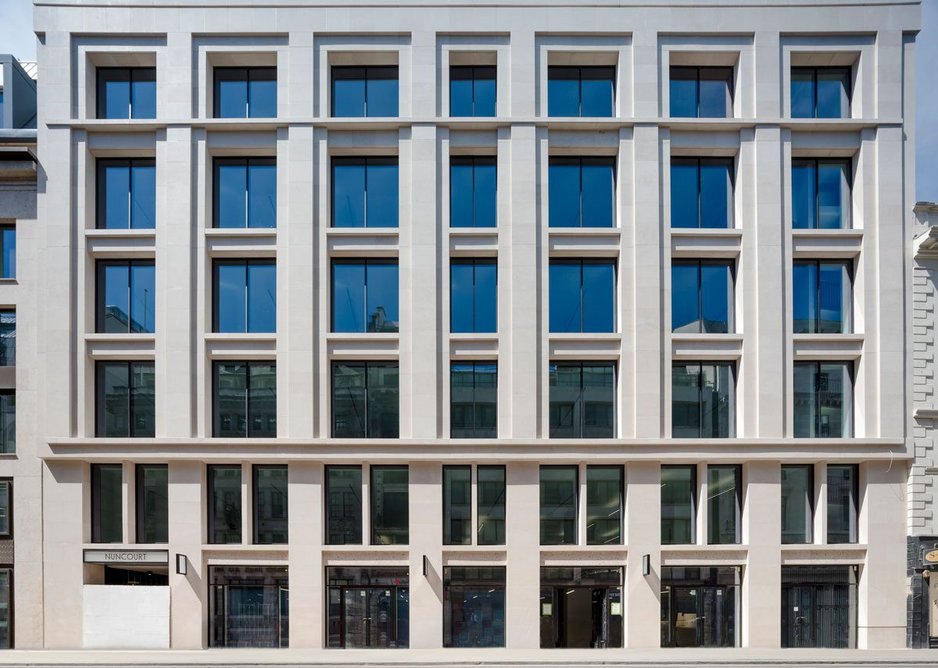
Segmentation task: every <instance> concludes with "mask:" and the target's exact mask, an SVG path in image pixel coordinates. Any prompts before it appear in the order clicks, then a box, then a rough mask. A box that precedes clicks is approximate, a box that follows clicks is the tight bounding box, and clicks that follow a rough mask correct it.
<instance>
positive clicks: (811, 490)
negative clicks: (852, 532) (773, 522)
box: [779, 464, 819, 545]
mask: <svg viewBox="0 0 938 668" xmlns="http://www.w3.org/2000/svg"><path fill="white" fill-rule="evenodd" d="M786 468H788V469H799V470H802V471H807V485H806V487H807V501H808V508H807V511H808V517H807V522H806V523H805V527H804V528H805V540H804V541H799V542H795V541H787V540H785V533H784V532H785V522H784V511H785V509H784V508H781V507H780V508H779V514H780V516H781V519H782V520H783V521H782V523H781V527H780V533H781V535H780V536H779V541H780V542H781V544H782V545H812V544H813V543H814V534H815V531H814V519H815V513H817V509H818V501H819V499H818V490H817V487H816V485H815V480H814V478H815V471H814V465H813V464H782V466H781V469H786ZM782 485H783V483H782V481H781V472H780V473H779V492H781V491H782ZM780 498H781V497H780ZM779 503H781V500H780V501H779Z"/></svg>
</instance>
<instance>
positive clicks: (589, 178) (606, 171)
mask: <svg viewBox="0 0 938 668" xmlns="http://www.w3.org/2000/svg"><path fill="white" fill-rule="evenodd" d="M582 170H583V172H582V190H583V191H582V195H581V202H582V210H583V221H582V226H583V227H612V226H613V220H614V216H613V203H614V199H615V176H614V168H613V163H612V161H609V160H583V167H582Z"/></svg>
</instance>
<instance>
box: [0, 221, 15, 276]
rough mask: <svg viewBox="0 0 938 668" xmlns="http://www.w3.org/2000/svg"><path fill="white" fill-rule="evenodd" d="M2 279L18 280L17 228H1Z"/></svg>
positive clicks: (0, 265) (0, 267)
mask: <svg viewBox="0 0 938 668" xmlns="http://www.w3.org/2000/svg"><path fill="white" fill-rule="evenodd" d="M0 278H16V227H15V226H13V225H3V226H0Z"/></svg>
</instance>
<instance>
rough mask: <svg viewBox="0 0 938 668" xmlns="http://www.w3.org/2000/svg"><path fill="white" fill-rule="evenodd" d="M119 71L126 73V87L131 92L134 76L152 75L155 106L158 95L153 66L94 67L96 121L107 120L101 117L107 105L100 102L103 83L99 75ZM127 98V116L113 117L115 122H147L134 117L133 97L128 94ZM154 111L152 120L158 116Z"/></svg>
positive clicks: (142, 118)
mask: <svg viewBox="0 0 938 668" xmlns="http://www.w3.org/2000/svg"><path fill="white" fill-rule="evenodd" d="M119 71H124V72H127V85H128V87H129V88H130V90H133V84H134V81H135V76H136V75H138V74H142V73H144V72H145V73H147V75H149V74H150V73H152V76H153V79H152V81H153V87H154V89H156V90H155V91H154V106H155V105H156V102H157V100H156V99H155V98H156V95H157V94H158V88H157V81H156V66H155V65H154V66H146V65H145V66H141V67H131V66H127V67H122V66H117V67H95V72H94V76H95V82H94V95H95V97H94V100H95V118H97V119H107V118H108V117H107V116H103V115H102V113H103V112H104V109H105V107H106V106H107V105H106V104H102V100H103V99H104V98H103V97H102V96H103V89H102V87H101V84H102V83H103V82H102V80H101V75H102V74H107V73H114V74H116V73H117V72H119ZM136 81H151V79H145V78H142V79H136ZM127 98H128V100H127V103H128V107H127V116H126V117H123V116H121V117H115V120H126V121H134V120H149V118H148V117H144V116H134V112H133V109H134V101H133V96H132V95H130V94H128V96H127ZM156 111H158V110H157V109H154V114H153V118H154V119H155V118H156V117H157V115H158V114H156V113H155V112H156Z"/></svg>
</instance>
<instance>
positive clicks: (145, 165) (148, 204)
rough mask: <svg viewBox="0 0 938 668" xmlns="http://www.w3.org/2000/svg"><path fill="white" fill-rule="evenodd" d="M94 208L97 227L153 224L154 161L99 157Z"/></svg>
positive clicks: (154, 204)
mask: <svg viewBox="0 0 938 668" xmlns="http://www.w3.org/2000/svg"><path fill="white" fill-rule="evenodd" d="M95 208H96V216H95V218H96V227H97V228H98V229H110V230H113V229H151V230H152V229H153V228H154V227H156V161H155V160H153V159H150V158H136V159H133V160H104V159H101V160H98V162H97V195H96V201H95Z"/></svg>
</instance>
